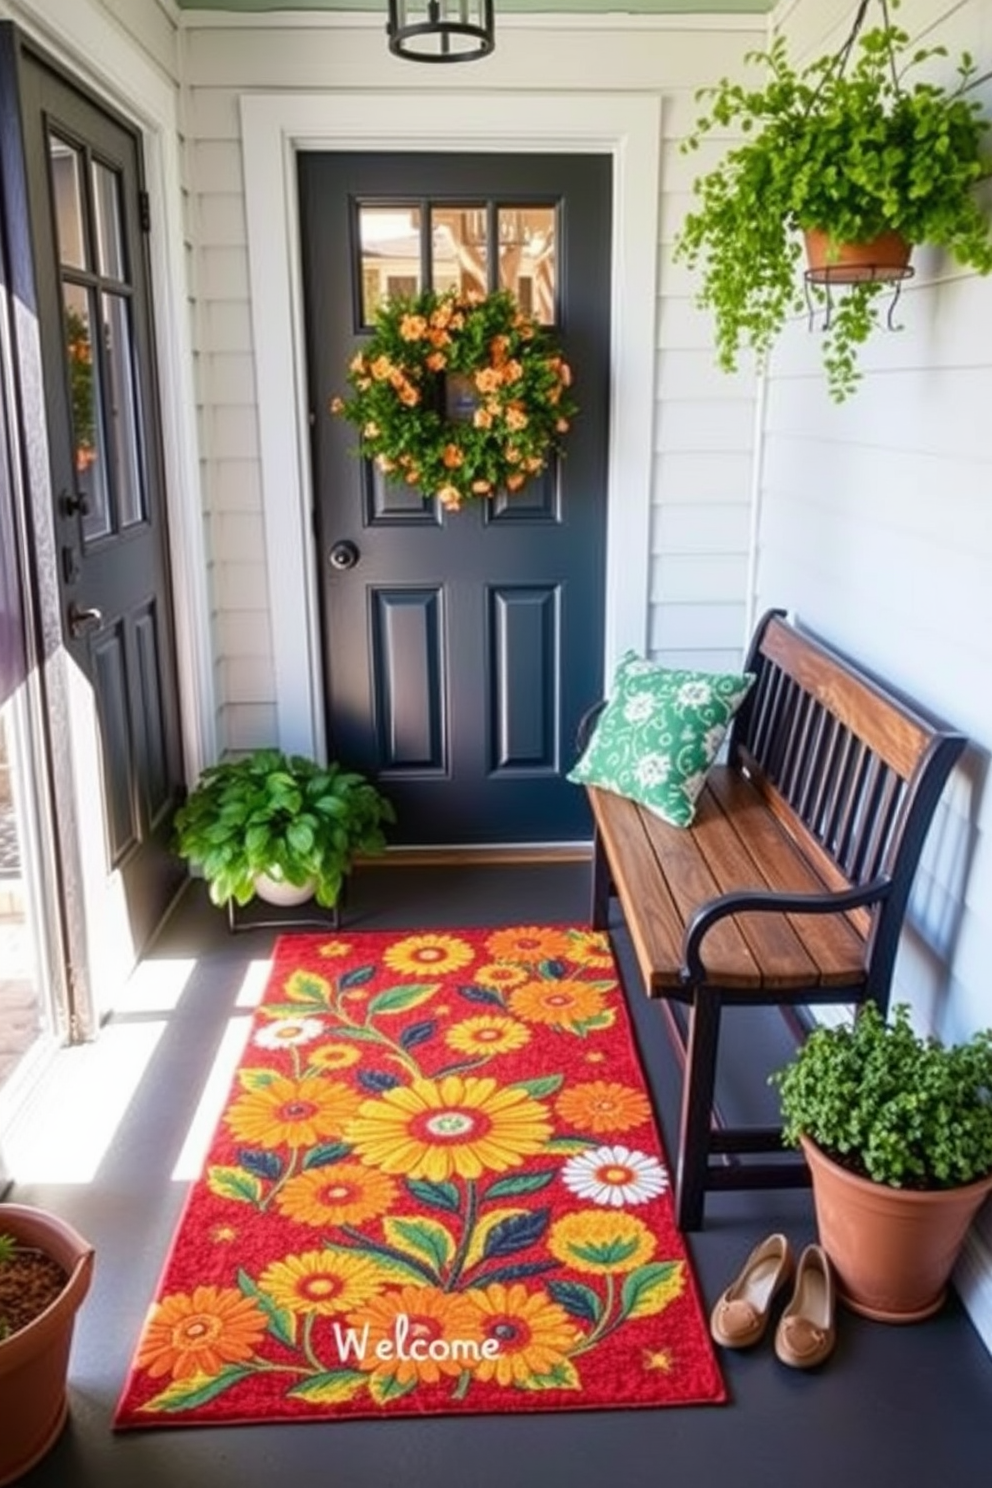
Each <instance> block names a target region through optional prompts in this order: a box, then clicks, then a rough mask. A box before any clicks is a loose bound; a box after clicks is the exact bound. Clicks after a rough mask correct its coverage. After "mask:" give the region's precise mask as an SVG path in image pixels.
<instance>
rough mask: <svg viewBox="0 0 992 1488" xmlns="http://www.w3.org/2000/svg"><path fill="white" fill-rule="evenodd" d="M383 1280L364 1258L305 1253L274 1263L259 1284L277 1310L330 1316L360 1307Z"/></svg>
mask: <svg viewBox="0 0 992 1488" xmlns="http://www.w3.org/2000/svg"><path fill="white" fill-rule="evenodd" d="M386 1281H387V1278H386V1277H385V1276H384V1275H383V1273H382V1271H381V1270H380V1269H379V1267H378V1266H377V1265H376V1264H375V1262H374V1261H370V1260H368V1259H367V1258H366V1257H365V1256H351V1255H335V1254H334V1252H333V1251H330V1250H305V1251H303V1252H302V1253H301V1254H299V1255H288V1256H286V1257H285V1258H284V1259H283V1260H281V1261H273V1262H272V1264H271V1266H267V1267H266V1269H265V1270H264V1271H263V1272H262V1274H261V1276H260V1277H259V1278H258V1285H259V1286H260V1288H261V1289H262V1291H263V1292H264V1293H265V1294H266V1296H268V1297H271V1298H272V1301H273V1302H274V1303H275V1304H276V1306H277V1307H284V1308H286V1309H287V1310H288V1311H289V1312H295V1313H303V1314H306V1313H318V1314H319V1315H320V1316H322V1317H330V1316H332V1315H333V1314H335V1313H341V1312H348V1311H350V1309H351V1308H353V1307H360V1306H361V1305H362V1303H363V1302H366V1301H367V1300H368V1299H369V1297H374V1296H375V1294H376V1292H379V1291H381V1290H382V1288H383V1286H384V1285H385V1284H386Z"/></svg>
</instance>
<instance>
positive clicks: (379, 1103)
mask: <svg viewBox="0 0 992 1488" xmlns="http://www.w3.org/2000/svg"><path fill="white" fill-rule="evenodd" d="M550 1134H551V1121H550V1119H549V1117H548V1113H547V1110H546V1108H545V1107H544V1106H543V1105H541V1104H540V1102H538V1101H535V1100H533V1099H532V1098H531V1097H530V1096H529V1095H528V1094H527V1092H526V1091H524V1090H520V1089H515V1088H513V1087H512V1086H508V1087H506V1088H504V1089H501V1088H500V1087H499V1086H498V1085H497V1083H496V1081H495V1080H493V1079H488V1078H485V1079H483V1078H480V1077H478V1076H474V1075H468V1076H466V1077H465V1078H464V1079H463V1078H462V1077H461V1076H460V1075H446V1076H445V1077H444V1079H443V1080H437V1081H435V1080H414V1082H413V1084H412V1085H398V1086H396V1088H395V1089H393V1090H387V1091H385V1093H384V1094H383V1095H382V1096H381V1097H380V1098H379V1099H378V1100H367V1101H365V1102H364V1103H363V1105H362V1108H361V1110H360V1112H359V1114H358V1116H357V1117H356V1118H355V1120H354V1121H353V1122H352V1124H351V1127H350V1129H349V1132H348V1137H349V1140H350V1141H351V1142H353V1143H354V1144H355V1146H356V1148H357V1149H358V1152H359V1153H360V1155H361V1157H362V1159H363V1160H364V1161H365V1162H367V1163H372V1164H374V1165H375V1166H377V1167H380V1168H384V1169H385V1171H386V1172H387V1173H405V1174H407V1175H408V1176H409V1177H411V1178H427V1179H429V1180H430V1181H431V1182H434V1183H440V1182H443V1181H444V1180H445V1179H447V1178H451V1177H452V1175H455V1174H457V1176H458V1177H460V1178H478V1177H479V1175H480V1174H481V1173H483V1172H485V1171H486V1170H487V1169H488V1170H490V1171H492V1172H497V1173H501V1172H504V1171H505V1170H506V1169H507V1168H516V1167H519V1165H520V1164H521V1163H522V1162H523V1160H524V1159H525V1158H527V1157H531V1156H533V1154H534V1153H535V1152H540V1151H541V1148H542V1147H543V1146H544V1143H545V1141H546V1140H547V1138H548V1137H549V1136H550Z"/></svg>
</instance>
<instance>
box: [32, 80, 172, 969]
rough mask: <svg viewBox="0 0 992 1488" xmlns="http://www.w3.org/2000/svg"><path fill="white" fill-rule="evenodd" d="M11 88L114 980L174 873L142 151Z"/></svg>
mask: <svg viewBox="0 0 992 1488" xmlns="http://www.w3.org/2000/svg"><path fill="white" fill-rule="evenodd" d="M20 82H21V96H22V115H23V126H24V149H25V156H26V161H27V184H28V199H29V209H30V217H31V232H32V239H33V244H34V268H35V284H36V288H37V313H38V322H39V329H40V336H41V348H42V362H43V370H44V379H45V405H46V415H47V421H48V435H49V461H50V468H51V476H52V490H53V492H54V493H55V512H54V521H55V539H56V543H57V549H58V565H57V566H58V575H57V577H58V585H59V594H60V599H61V608H62V616H63V645H64V648H65V650H66V652H67V654H68V656H69V658H70V660H71V663H72V668H73V670H74V674H75V675H76V676H77V677H78V679H79V683H80V685H78V686H75V687H74V688H73V695H74V700H75V701H74V710H73V717H72V718H71V719H70V721H69V723H70V729H71V730H72V733H73V750H74V754H75V755H76V763H77V764H78V773H79V776H80V779H79V780H78V782H77V786H76V793H77V798H78V799H77V806H76V809H77V811H78V813H79V817H80V822H81V835H82V838H83V840H82V842H81V853H82V857H83V872H84V878H85V881H86V884H85V889H86V904H87V922H88V931H89V939H90V944H91V948H92V947H99V946H103V947H104V948H106V953H107V955H108V956H109V957H110V958H111V959H112V960H113V962H114V965H113V966H112V967H111V966H110V965H109V963H108V964H104V965H96V966H94V967H93V968H92V970H93V973H94V978H93V979H94V980H98V979H102V980H103V981H104V982H105V983H109V984H111V985H112V984H113V983H115V982H119V980H120V976H121V973H123V972H126V969H127V966H128V963H129V962H131V961H133V959H134V957H135V956H136V954H137V952H138V951H139V950H140V949H141V947H142V946H143V945H144V944H145V942H146V941H147V939H148V937H149V936H150V934H151V932H152V931H153V930H154V929H155V927H156V926H157V925H158V923H159V921H160V920H161V917H162V914H163V913H164V910H165V909H166V907H167V906H168V904H169V902H170V900H171V899H172V897H173V896H174V894H175V891H176V888H177V887H178V884H179V882H181V878H182V870H181V866H180V865H179V863H178V862H177V860H176V859H175V858H174V857H173V856H172V854H171V852H170V851H169V837H170V834H171V818H172V812H173V810H174V808H175V806H176V804H177V802H178V799H179V795H180V791H181V787H182V766H181V754H180V742H179V704H178V689H177V683H176V669H175V655H174V639H173V625H172V601H171V593H170V583H169V569H168V534H167V529H166V512H165V491H164V481H163V473H162V462H161V435H160V429H159V424H158V401H157V388H156V384H155V376H154V357H153V328H152V314H151V302H150V289H149V276H148V263H147V249H146V242H145V236H144V233H143V230H142V226H141V212H142V209H141V201H142V173H141V153H140V141H139V139H138V137H137V136H136V134H135V133H134V132H133V131H132V130H131V129H130V128H129V127H128V126H127V125H126V124H125V123H124V122H123V121H121V120H118V119H117V118H116V117H115V116H113V115H112V114H110V113H108V112H107V111H105V110H104V109H103V108H102V107H101V106H99V105H98V104H97V103H96V102H95V101H93V100H91V99H90V98H89V97H88V96H86V95H85V94H83V93H82V92H80V91H77V89H76V88H75V87H74V86H72V85H71V84H70V83H69V82H68V81H67V80H66V79H64V78H63V77H62V76H61V75H60V74H59V73H57V72H55V71H54V70H52V69H51V68H50V67H49V66H48V65H47V64H46V63H45V62H44V61H43V60H41V59H40V58H37V57H35V56H34V55H33V54H32V53H30V52H27V51H25V52H24V53H22V59H21V73H20ZM77 731H78V738H77ZM93 739H95V748H93V747H91V741H92V740H93ZM77 745H78V748H77ZM89 758H93V760H94V763H93V765H92V767H91V773H89V774H88V773H87V769H88V766H87V760H88V759H89ZM94 808H95V815H96V831H93V830H92V827H91V825H90V823H91V822H92V818H93V815H94ZM101 818H102V834H101V832H100V819H101ZM101 836H102V841H101V840H100V838H101ZM93 954H94V955H98V954H99V953H98V952H97V951H95V950H94V952H93Z"/></svg>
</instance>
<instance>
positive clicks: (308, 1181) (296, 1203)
mask: <svg viewBox="0 0 992 1488" xmlns="http://www.w3.org/2000/svg"><path fill="white" fill-rule="evenodd" d="M395 1202H396V1184H395V1183H394V1181H393V1179H392V1178H389V1177H387V1176H386V1174H385V1173H379V1172H377V1171H376V1169H375V1168H367V1167H365V1165H364V1164H363V1163H334V1164H332V1165H331V1166H330V1167H327V1168H309V1169H308V1170H307V1172H305V1173H297V1175H296V1177H295V1178H290V1180H289V1182H288V1183H287V1184H286V1186H285V1188H283V1189H282V1190H280V1192H279V1193H278V1194H277V1195H276V1203H277V1205H278V1206H279V1209H280V1210H281V1212H282V1213H283V1214H285V1215H286V1217H287V1219H295V1220H297V1221H298V1222H299V1223H300V1224H309V1225H318V1226H320V1227H322V1228H325V1229H327V1228H330V1226H331V1225H339V1224H361V1223H362V1221H363V1220H366V1219H375V1218H377V1216H378V1215H380V1214H385V1213H387V1211H388V1210H390V1209H391V1208H392V1207H393V1204H394V1203H395Z"/></svg>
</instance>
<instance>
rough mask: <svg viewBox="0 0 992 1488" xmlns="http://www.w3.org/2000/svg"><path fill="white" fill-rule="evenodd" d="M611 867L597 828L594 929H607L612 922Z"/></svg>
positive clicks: (594, 862)
mask: <svg viewBox="0 0 992 1488" xmlns="http://www.w3.org/2000/svg"><path fill="white" fill-rule="evenodd" d="M610 887H611V880H610V867H609V864H608V863H607V861H606V853H605V852H604V851H603V839H602V838H601V837H600V835H599V829H598V828H597V829H596V832H595V835H594V837H593V842H592V907H591V910H590V916H591V923H592V927H593V929H594V930H605V929H606V928H607V926H608V925H609V923H610Z"/></svg>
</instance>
